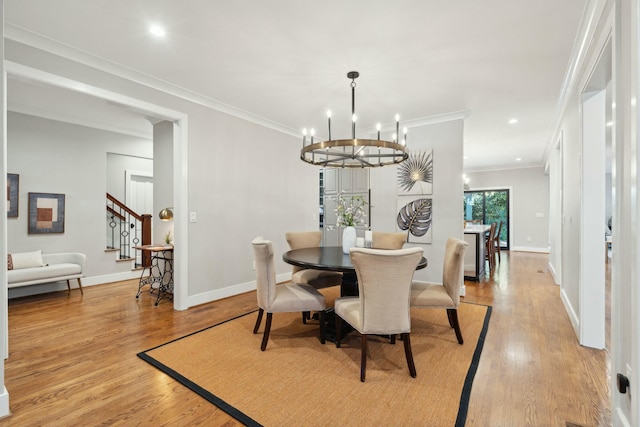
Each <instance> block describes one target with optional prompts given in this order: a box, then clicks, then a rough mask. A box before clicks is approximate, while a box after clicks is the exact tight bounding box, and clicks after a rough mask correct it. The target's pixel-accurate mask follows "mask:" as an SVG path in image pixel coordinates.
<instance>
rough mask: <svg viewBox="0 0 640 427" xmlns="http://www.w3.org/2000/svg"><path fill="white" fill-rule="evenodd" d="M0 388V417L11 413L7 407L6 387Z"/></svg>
mask: <svg viewBox="0 0 640 427" xmlns="http://www.w3.org/2000/svg"><path fill="white" fill-rule="evenodd" d="M3 369H4V368H3ZM2 388H3V391H2V394H0V418H3V417H8V416H9V415H11V410H10V409H9V392H8V391H7V388H6V387H4V386H3V387H2Z"/></svg>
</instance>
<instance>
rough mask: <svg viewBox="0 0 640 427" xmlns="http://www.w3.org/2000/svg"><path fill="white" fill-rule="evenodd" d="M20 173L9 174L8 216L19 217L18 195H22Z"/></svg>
mask: <svg viewBox="0 0 640 427" xmlns="http://www.w3.org/2000/svg"><path fill="white" fill-rule="evenodd" d="M19 191H20V175H18V174H17V173H8V174H7V217H8V218H17V217H18V201H19V200H18V197H19V196H20V192H19Z"/></svg>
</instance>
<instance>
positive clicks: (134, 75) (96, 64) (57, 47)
mask: <svg viewBox="0 0 640 427" xmlns="http://www.w3.org/2000/svg"><path fill="white" fill-rule="evenodd" d="M4 30H5V33H4V34H5V38H6V39H9V40H13V41H15V42H18V43H21V44H24V45H27V46H31V47H33V48H36V49H40V50H43V51H45V52H49V53H51V54H53V55H56V56H59V57H62V58H65V59H68V60H70V61H74V62H77V63H80V64H83V65H86V66H88V67H92V68H95V69H97V70H100V71H103V72H105V73H108V74H112V75H115V76H117V77H121V78H123V79H126V80H129V81H132V82H134V83H137V84H140V85H143V86H146V87H149V88H152V89H155V90H158V91H160V92H163V93H166V94H169V95H172V96H175V97H177V98H180V99H183V100H186V101H189V102H192V103H194V104H198V105H201V106H203V107H206V108H210V109H212V110H216V111H220V112H222V113H225V114H229V115H230V116H234V117H237V118H240V119H242V120H246V121H248V122H251V123H254V124H257V125H260V126H263V127H266V128H269V129H272V130H275V131H277V132H281V133H284V134H286V135H290V136H294V137H296V138H297V137H299V136H300V132H299V131H298V130H296V129H292V128H289V127H287V126H283V125H281V124H279V123H276V122H274V121H273V120H269V119H267V118H264V117H261V116H258V115H256V114H252V113H249V112H248V111H244V110H242V109H240V108H236V107H234V106H232V105H229V104H225V103H223V102H221V101H218V100H215V99H213V98H209V97H206V96H203V95H201V94H198V93H196V92H193V91H190V90H188V89H185V88H182V87H180V86H177V85H174V84H172V83H168V82H165V81H163V80H160V79H157V78H155V77H152V76H149V75H147V74H144V73H141V72H139V71H136V70H134V69H131V68H128V67H125V66H123V65H121V64H118V63H115V62H112V61H109V60H107V59H105V58H101V57H99V56H96V55H93V54H91V53H89V52H85V51H82V50H79V49H76V48H74V47H71V46H69V45H66V44H63V43H60V42H58V41H56V40H53V39H50V38H48V37H45V36H42V35H40V34H37V33H34V32H32V31H29V30H27V29H25V28H22V27H19V26H16V25H13V24H9V23H5V25H4Z"/></svg>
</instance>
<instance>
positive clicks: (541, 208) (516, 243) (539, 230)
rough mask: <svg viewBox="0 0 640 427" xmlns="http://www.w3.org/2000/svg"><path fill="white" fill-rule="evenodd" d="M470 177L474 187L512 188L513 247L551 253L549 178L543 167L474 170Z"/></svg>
mask: <svg viewBox="0 0 640 427" xmlns="http://www.w3.org/2000/svg"><path fill="white" fill-rule="evenodd" d="M467 177H468V178H469V188H470V189H471V190H477V189H481V190H484V189H510V190H511V191H510V192H509V197H510V208H512V209H513V212H510V224H509V225H510V233H511V236H510V237H511V241H510V244H511V250H516V251H517V250H521V251H534V252H548V250H549V177H548V176H547V175H545V173H544V169H543V168H542V167H536V168H522V169H506V170H497V171H487V172H473V173H467ZM540 214H542V216H540Z"/></svg>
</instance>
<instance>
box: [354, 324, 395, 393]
mask: <svg viewBox="0 0 640 427" xmlns="http://www.w3.org/2000/svg"><path fill="white" fill-rule="evenodd" d="M361 342H362V344H361V351H362V354H361V355H360V381H362V382H364V377H365V373H366V371H367V335H366V334H362V339H361ZM405 348H406V345H405Z"/></svg>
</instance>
